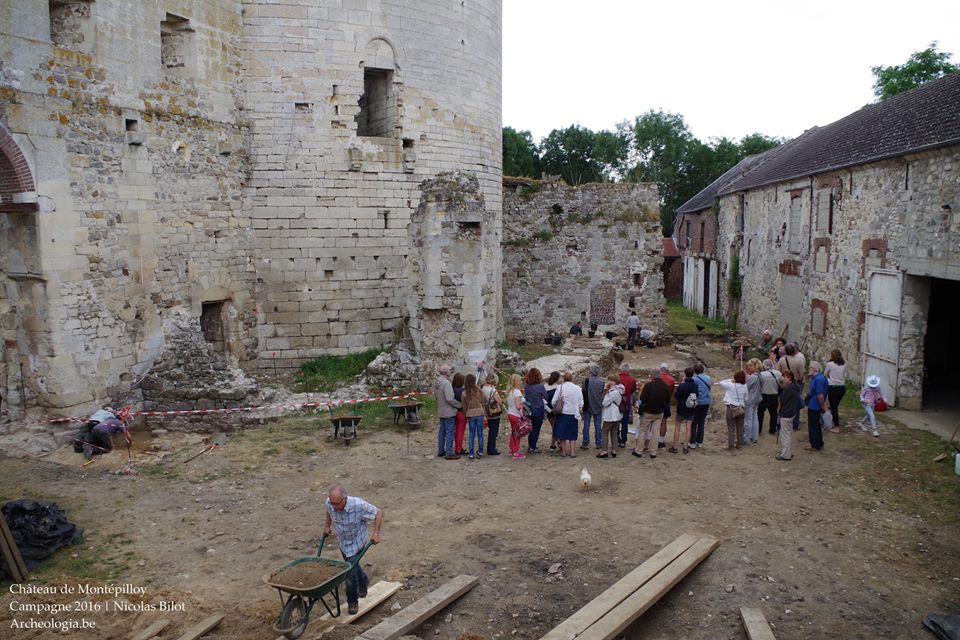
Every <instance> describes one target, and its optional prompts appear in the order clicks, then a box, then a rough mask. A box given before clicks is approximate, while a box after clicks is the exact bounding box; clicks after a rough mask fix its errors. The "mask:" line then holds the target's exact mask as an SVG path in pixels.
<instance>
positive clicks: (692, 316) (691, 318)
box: [667, 300, 731, 335]
mask: <svg viewBox="0 0 960 640" xmlns="http://www.w3.org/2000/svg"><path fill="white" fill-rule="evenodd" d="M697 325H700V326H701V327H703V331H699V330H698V329H697ZM730 329H731V328H730V327H729V326H728V325H727V323H726V322H724V321H723V320H711V319H710V318H707V317H705V316H702V315H700V314H699V313H697V312H696V311H694V310H693V309H687V308H686V307H684V306H683V303H682V302H680V301H679V300H671V301H669V302H667V330H668V331H669V332H670V333H672V334H674V335H683V334H698V333H705V334H711V335H724V334H726V333H728V332H729V331H730Z"/></svg>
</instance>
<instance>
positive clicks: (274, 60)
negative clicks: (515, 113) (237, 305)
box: [244, 0, 502, 367]
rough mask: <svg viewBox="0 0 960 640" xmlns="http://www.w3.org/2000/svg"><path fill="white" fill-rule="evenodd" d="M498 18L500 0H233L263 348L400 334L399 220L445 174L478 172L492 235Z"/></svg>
mask: <svg viewBox="0 0 960 640" xmlns="http://www.w3.org/2000/svg"><path fill="white" fill-rule="evenodd" d="M500 24H501V2H500V1H499V0H483V1H480V2H468V3H456V2H454V3H449V2H442V1H440V0H418V1H408V2H404V3H360V4H357V3H353V4H352V5H351V6H350V7H349V8H348V7H347V6H345V5H341V3H329V2H321V3H303V2H297V1H294V0H290V1H280V2H276V1H272V2H266V1H259V0H249V1H247V2H245V3H244V28H245V32H246V41H245V42H246V56H245V62H244V75H245V78H246V80H247V85H246V103H247V105H248V108H249V115H250V123H251V132H252V154H253V156H252V160H253V166H252V176H251V181H250V185H249V189H248V190H247V193H248V195H249V198H250V202H251V218H252V228H253V231H254V234H255V238H256V247H257V252H256V255H255V263H256V268H257V277H258V283H259V286H258V287H257V297H258V299H259V301H260V304H259V323H260V337H261V338H262V342H261V345H260V356H261V358H271V361H273V354H276V356H277V359H276V362H278V364H279V365H280V366H282V367H283V366H286V367H293V366H297V365H298V364H300V363H302V362H303V361H304V360H307V359H310V358H313V357H316V356H317V355H320V354H325V353H327V354H343V353H347V352H351V351H357V350H362V349H368V348H371V347H375V346H378V345H383V344H388V343H391V342H393V341H394V340H396V338H397V337H398V336H400V335H403V334H405V333H406V329H405V327H404V322H405V317H406V316H407V296H408V295H409V294H410V283H409V281H408V278H407V265H408V260H416V259H417V256H414V255H411V251H412V250H413V248H411V247H410V246H409V244H408V236H407V225H408V223H409V222H410V217H411V214H412V213H413V212H414V211H415V210H416V208H417V206H418V203H419V201H420V187H419V185H420V183H421V182H422V181H424V180H425V179H428V178H431V177H433V176H435V175H436V174H437V173H439V172H441V171H453V170H459V171H466V172H470V173H472V174H474V175H475V176H476V178H477V180H478V181H479V186H480V191H481V194H482V196H483V199H484V202H485V207H486V210H487V211H488V212H489V213H490V215H491V218H490V221H489V223H488V225H487V226H488V228H489V229H490V234H489V236H487V235H485V236H484V238H485V240H484V241H485V242H486V241H489V242H490V245H489V246H488V247H487V248H488V249H490V248H496V247H498V245H499V235H500V231H499V227H500V211H501V204H500V200H501V195H500V194H501V183H500V178H501V177H500V167H501V150H500V144H501V123H500V109H501V106H500V102H501V100H500V84H501V83H500V31H501V29H500ZM489 260H490V262H489V268H490V269H491V270H492V271H493V272H494V273H497V272H499V269H500V264H499V252H498V251H496V250H494V251H492V252H491V254H490V257H489ZM490 286H491V287H492V292H491V296H492V299H494V300H495V299H498V298H499V286H500V285H499V282H498V281H497V282H493V283H491V285H490ZM489 312H490V313H492V314H493V315H494V317H495V318H496V321H495V322H493V323H490V324H484V327H485V328H484V331H486V332H487V333H486V334H485V335H484V336H483V341H492V340H493V339H495V337H496V332H497V330H498V327H500V326H502V318H501V316H500V310H499V306H498V305H496V304H494V305H493V306H492V307H491V308H490V309H489Z"/></svg>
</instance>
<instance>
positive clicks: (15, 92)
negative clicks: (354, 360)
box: [0, 0, 502, 412]
mask: <svg viewBox="0 0 960 640" xmlns="http://www.w3.org/2000/svg"><path fill="white" fill-rule="evenodd" d="M500 23H501V3H500V1H499V0H483V1H481V2H470V3H466V4H465V5H462V4H459V3H454V4H453V5H451V4H450V3H446V2H441V1H440V0H417V1H411V2H405V3H403V4H402V5H399V4H396V3H370V6H369V7H367V6H366V5H365V6H364V7H359V8H349V9H348V8H345V7H344V6H343V4H342V3H339V2H309V3H306V2H298V1H296V0H290V1H289V2H276V1H270V2H267V1H266V0H263V1H261V0H244V1H243V2H239V1H237V0H170V1H169V2H164V3H163V4H162V5H160V4H158V3H154V2H139V1H134V0H97V1H96V2H88V1H86V0H63V1H62V2H57V3H49V4H48V3H43V2H40V3H27V2H6V3H2V4H0V134H3V136H0V137H2V138H3V139H0V142H3V141H4V140H6V139H7V137H9V139H10V140H12V142H13V145H14V147H16V148H18V149H19V150H21V151H22V153H23V155H24V157H25V160H26V164H27V165H28V166H29V172H30V173H31V174H32V177H33V179H34V180H35V184H36V192H34V193H33V194H32V198H33V202H34V203H35V205H36V206H35V209H36V210H34V211H26V210H17V211H16V212H10V213H7V212H4V213H0V279H2V283H3V286H2V287H0V330H2V332H3V338H4V351H3V358H2V360H0V392H2V393H3V400H4V408H5V409H6V408H9V406H10V404H9V403H10V402H13V401H16V402H15V404H20V405H22V404H23V402H24V401H25V402H26V405H27V406H45V407H49V408H53V409H55V410H64V411H66V410H68V409H70V410H73V411H78V412H79V411H82V410H84V409H86V408H92V407H94V406H96V405H97V404H100V403H102V402H104V401H108V399H110V398H117V397H118V396H124V395H125V394H129V393H130V392H131V391H133V387H134V384H135V382H136V381H138V380H141V379H143V378H144V376H146V375H147V374H149V373H150V369H151V366H152V365H153V364H154V363H155V362H168V361H172V360H171V359H170V358H163V355H164V352H165V351H167V350H169V349H176V344H177V343H176V341H175V340H168V336H166V335H165V333H164V327H165V326H176V327H178V329H177V330H178V332H182V331H186V332H188V333H192V334H193V337H194V338H196V337H198V336H200V337H202V338H203V339H204V340H206V341H207V342H210V343H215V346H214V348H215V351H216V353H218V354H219V355H222V356H223V361H224V362H225V363H226V365H225V366H234V367H240V368H244V369H252V368H256V367H258V366H260V365H263V364H265V365H266V366H267V367H270V368H271V370H272V369H273V367H280V368H283V367H294V366H296V365H298V364H299V363H301V362H302V361H304V360H306V359H308V358H311V357H314V356H316V355H319V354H321V353H346V352H348V351H355V350H360V349H364V348H368V347H370V346H374V345H379V344H384V343H389V342H392V341H393V340H394V338H395V336H396V335H398V334H400V333H403V332H404V331H405V328H404V327H403V326H402V324H403V319H404V317H405V316H406V313H407V306H406V295H407V292H408V290H409V282H408V279H407V260H408V259H409V258H410V255H409V249H408V246H407V230H406V227H407V223H408V222H409V219H410V215H411V212H412V211H414V210H415V209H416V208H417V206H418V203H419V199H420V193H419V184H420V183H421V182H422V181H423V180H424V179H426V178H430V177H432V176H434V175H436V174H437V173H439V172H441V171H445V170H453V169H459V170H466V171H470V172H472V173H473V174H474V175H475V176H476V177H477V179H478V181H479V186H480V191H481V193H482V196H483V199H484V202H485V207H486V209H487V211H488V212H489V214H490V217H491V219H490V224H489V225H488V226H489V228H490V229H491V233H492V235H491V245H490V246H491V247H497V246H498V238H499V234H500V231H499V225H500V192H501V184H500V162H501V159H500V158H501V151H500V142H501V131H500V129H501V124H500V100H501V96H500V35H501V30H500ZM361 103H362V104H361ZM4 136H5V137H4ZM5 148H6V147H4V148H3V149H5ZM0 173H2V174H3V175H0V189H2V190H6V189H7V186H8V185H7V181H6V178H8V174H9V169H8V168H7V166H6V165H3V164H2V163H0ZM0 208H4V210H5V211H7V210H8V209H10V208H11V207H7V203H6V201H5V199H4V198H0ZM490 260H491V261H492V262H491V268H492V269H493V270H495V271H497V270H499V268H500V267H499V253H498V252H497V251H492V252H491V256H490ZM498 287H499V283H496V284H495V285H494V288H495V290H494V291H493V292H492V293H491V295H492V296H493V297H494V298H497V297H498V296H499V289H498ZM174 312H177V313H180V312H183V313H185V314H187V316H188V317H190V318H193V320H194V324H193V326H192V327H190V326H184V325H183V323H181V322H179V320H178V322H176V323H171V322H168V317H169V315H170V314H172V313H174ZM493 313H494V314H495V321H494V322H492V323H490V325H489V326H488V328H486V329H485V331H486V332H488V333H489V335H485V336H484V339H485V340H488V341H492V340H493V339H494V338H495V335H496V332H497V331H498V328H499V327H500V326H502V317H501V315H500V310H499V307H498V306H495V307H494V310H493ZM485 326H486V325H485ZM174 360H175V358H174ZM21 372H23V373H22V374H21ZM164 402H165V404H167V405H171V404H172V403H173V400H172V399H169V398H165V399H164ZM188 404H189V403H188ZM71 408H72V409H71Z"/></svg>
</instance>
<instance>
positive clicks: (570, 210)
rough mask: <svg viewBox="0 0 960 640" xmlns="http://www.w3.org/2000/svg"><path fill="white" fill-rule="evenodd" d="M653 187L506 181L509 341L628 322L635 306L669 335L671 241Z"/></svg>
mask: <svg viewBox="0 0 960 640" xmlns="http://www.w3.org/2000/svg"><path fill="white" fill-rule="evenodd" d="M659 211H660V209H659V205H658V194H657V188H656V186H655V185H652V184H590V185H583V186H580V187H568V186H566V185H564V184H559V183H552V182H543V183H533V184H531V185H525V184H512V185H510V186H505V187H504V231H503V308H504V321H505V330H506V334H507V336H508V337H510V338H518V337H519V338H526V339H533V340H538V339H540V338H543V337H544V335H546V334H547V333H548V332H550V331H559V332H561V333H563V334H566V332H567V330H568V329H569V328H570V325H572V324H573V323H574V322H576V321H577V320H582V321H583V326H584V331H585V332H586V330H587V328H588V327H589V326H590V323H591V322H593V321H596V322H597V323H598V325H599V330H600V331H603V330H606V329H613V330H616V329H620V328H622V326H623V323H624V321H625V319H626V317H627V315H629V313H630V309H636V310H637V315H638V316H639V317H640V323H641V326H642V327H644V328H650V329H653V330H654V331H657V332H658V333H662V332H663V330H664V328H665V326H666V304H665V299H664V296H663V272H662V264H663V242H662V239H661V238H662V234H661V231H660V223H659V220H660V213H659Z"/></svg>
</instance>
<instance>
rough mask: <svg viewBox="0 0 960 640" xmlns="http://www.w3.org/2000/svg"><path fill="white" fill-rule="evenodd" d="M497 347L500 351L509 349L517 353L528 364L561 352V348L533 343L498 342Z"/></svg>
mask: <svg viewBox="0 0 960 640" xmlns="http://www.w3.org/2000/svg"><path fill="white" fill-rule="evenodd" d="M496 346H497V348H498V349H508V350H510V351H513V352H515V353H517V354H518V355H519V356H520V357H521V358H523V359H524V360H526V361H527V362H530V361H531V360H536V359H537V358H542V357H544V356H552V355H553V354H555V353H559V352H560V347H555V346H553V345H550V344H537V343H531V342H525V343H524V344H517V343H516V342H509V341H506V340H503V341H501V342H498V343H497V345H496Z"/></svg>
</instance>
